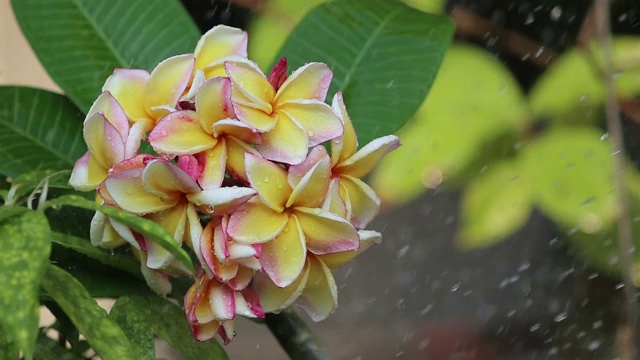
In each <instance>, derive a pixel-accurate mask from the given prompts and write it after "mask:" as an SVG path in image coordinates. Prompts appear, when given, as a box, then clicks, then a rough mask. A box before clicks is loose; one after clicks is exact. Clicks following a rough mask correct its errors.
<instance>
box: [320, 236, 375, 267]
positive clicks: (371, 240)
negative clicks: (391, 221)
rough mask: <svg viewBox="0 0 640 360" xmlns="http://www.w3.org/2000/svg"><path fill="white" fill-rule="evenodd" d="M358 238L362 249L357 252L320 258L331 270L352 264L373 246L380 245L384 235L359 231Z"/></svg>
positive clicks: (321, 256) (345, 252)
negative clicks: (352, 261)
mask: <svg viewBox="0 0 640 360" xmlns="http://www.w3.org/2000/svg"><path fill="white" fill-rule="evenodd" d="M358 236H359V237H360V247H358V249H357V250H351V251H343V252H339V253H334V254H325V255H320V256H319V257H320V258H321V259H322V261H324V263H325V264H326V265H327V266H328V267H329V268H330V269H335V268H338V267H340V266H342V265H344V264H346V263H348V262H350V261H351V260H353V259H354V258H355V257H357V256H358V255H360V254H362V253H363V252H364V251H365V250H367V249H369V248H370V247H372V246H373V245H376V244H380V242H382V235H381V234H380V233H379V232H377V231H371V230H359V231H358Z"/></svg>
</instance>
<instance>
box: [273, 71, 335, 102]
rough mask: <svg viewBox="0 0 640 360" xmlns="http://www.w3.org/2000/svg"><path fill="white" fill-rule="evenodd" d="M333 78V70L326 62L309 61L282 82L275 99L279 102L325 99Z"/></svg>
mask: <svg viewBox="0 0 640 360" xmlns="http://www.w3.org/2000/svg"><path fill="white" fill-rule="evenodd" d="M331 79H333V72H332V71H331V69H329V67H328V66H327V65H326V64H323V63H317V62H313V63H308V64H306V65H304V66H302V67H301V68H299V69H297V70H296V71H294V72H293V74H291V76H289V78H288V79H287V80H286V81H285V82H284V83H283V84H282V86H281V87H280V90H278V93H277V94H276V99H275V101H276V102H278V103H283V102H285V101H291V100H298V99H316V100H319V101H324V100H325V98H326V97H327V91H328V90H329V86H331Z"/></svg>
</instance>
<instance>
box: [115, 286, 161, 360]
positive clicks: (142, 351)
mask: <svg viewBox="0 0 640 360" xmlns="http://www.w3.org/2000/svg"><path fill="white" fill-rule="evenodd" d="M109 317H110V318H111V319H113V321H115V322H116V323H118V325H120V328H122V331H124V332H125V334H127V337H128V338H129V341H131V343H132V344H133V345H134V348H135V351H136V359H141V360H142V359H149V360H153V359H155V344H154V339H155V336H154V335H153V330H151V328H150V327H149V324H147V319H146V318H145V316H144V314H143V313H142V312H141V311H138V309H137V308H136V307H135V306H132V303H131V302H130V301H129V298H128V297H121V298H120V299H118V300H117V301H116V303H115V304H114V305H113V307H112V308H111V311H110V312H109Z"/></svg>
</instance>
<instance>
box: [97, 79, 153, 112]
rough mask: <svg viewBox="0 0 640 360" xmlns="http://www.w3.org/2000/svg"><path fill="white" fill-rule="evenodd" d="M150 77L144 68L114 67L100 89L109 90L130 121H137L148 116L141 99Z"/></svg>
mask: <svg viewBox="0 0 640 360" xmlns="http://www.w3.org/2000/svg"><path fill="white" fill-rule="evenodd" d="M150 77H151V74H149V72H148V71H146V70H138V69H116V70H115V71H114V72H113V74H112V75H111V76H109V77H108V78H107V80H106V82H105V83H104V86H103V87H102V90H103V91H109V92H110V93H111V94H112V95H113V97H115V98H116V100H118V102H119V103H120V106H122V108H123V109H124V112H125V113H126V114H127V117H128V118H129V120H130V121H131V122H138V121H140V120H142V119H147V118H148V117H149V115H148V114H147V112H146V110H145V109H144V105H143V99H144V92H145V89H146V87H147V83H148V82H149V78H150Z"/></svg>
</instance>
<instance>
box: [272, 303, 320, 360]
mask: <svg viewBox="0 0 640 360" xmlns="http://www.w3.org/2000/svg"><path fill="white" fill-rule="evenodd" d="M265 322H266V323H267V327H268V328H269V330H271V333H272V334H273V336H275V338H276V339H277V340H278V343H280V346H282V348H283V349H284V351H285V352H286V353H287V355H289V357H290V358H291V359H296V360H330V359H331V356H330V355H329V353H328V352H327V351H326V350H324V349H323V348H322V347H321V346H320V344H319V342H318V339H317V338H316V337H315V336H314V335H313V333H311V330H310V329H309V327H308V326H307V324H305V322H304V320H302V319H301V318H300V316H298V314H296V313H295V311H294V310H293V309H291V308H289V309H285V310H283V311H282V312H281V313H279V314H267V315H266V318H265Z"/></svg>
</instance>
